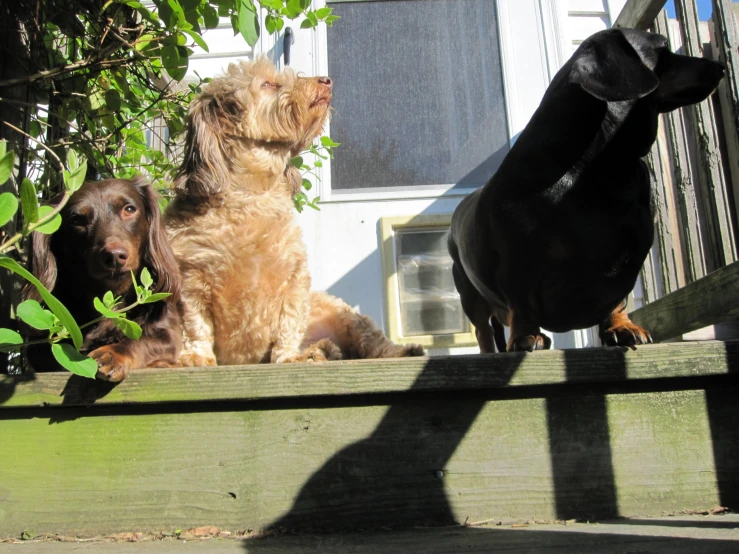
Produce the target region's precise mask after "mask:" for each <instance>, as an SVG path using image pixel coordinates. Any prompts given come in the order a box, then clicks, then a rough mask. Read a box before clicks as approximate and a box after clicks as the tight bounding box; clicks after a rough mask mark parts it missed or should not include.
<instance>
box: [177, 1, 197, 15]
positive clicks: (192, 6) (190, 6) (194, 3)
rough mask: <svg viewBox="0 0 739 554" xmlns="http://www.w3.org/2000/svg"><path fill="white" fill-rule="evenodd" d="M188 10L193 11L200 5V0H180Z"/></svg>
mask: <svg viewBox="0 0 739 554" xmlns="http://www.w3.org/2000/svg"><path fill="white" fill-rule="evenodd" d="M180 4H182V7H183V8H184V9H185V11H186V12H189V11H192V10H194V9H195V8H197V7H198V6H199V5H200V0H180Z"/></svg>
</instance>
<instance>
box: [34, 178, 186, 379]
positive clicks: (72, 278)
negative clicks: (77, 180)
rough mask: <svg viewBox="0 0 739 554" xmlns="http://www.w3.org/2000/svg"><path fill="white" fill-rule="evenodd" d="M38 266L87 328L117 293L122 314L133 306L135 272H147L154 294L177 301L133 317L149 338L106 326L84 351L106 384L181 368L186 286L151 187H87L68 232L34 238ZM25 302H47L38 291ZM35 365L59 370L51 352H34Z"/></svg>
mask: <svg viewBox="0 0 739 554" xmlns="http://www.w3.org/2000/svg"><path fill="white" fill-rule="evenodd" d="M31 266H32V272H33V274H34V275H36V277H37V278H38V279H39V280H40V281H41V282H42V283H43V284H44V285H45V286H46V287H47V288H48V289H50V290H51V291H52V292H53V294H54V295H55V296H56V297H57V298H58V299H59V300H61V301H62V303H64V305H65V306H66V307H67V308H68V309H69V310H70V312H71V313H72V315H73V316H74V318H75V320H76V321H77V323H78V324H80V325H82V324H84V323H86V322H88V321H92V320H94V319H96V318H97V317H99V315H100V314H99V313H98V312H97V311H96V310H95V309H94V307H93V299H94V298H95V297H99V298H102V297H103V295H104V294H105V293H106V292H107V291H109V290H110V291H112V292H113V294H114V295H115V296H120V297H121V305H122V306H128V305H130V304H132V303H133V302H134V301H135V300H136V292H135V290H134V288H133V281H132V279H131V272H133V273H134V274H136V275H139V274H140V272H141V270H142V269H143V268H147V269H148V270H149V272H150V274H151V276H152V278H153V279H154V285H153V288H154V291H155V292H168V293H171V296H169V297H168V298H167V299H165V300H163V301H159V302H154V303H151V304H142V305H140V306H137V307H136V308H134V309H133V310H131V311H129V312H127V316H128V319H130V320H132V321H134V322H136V323H138V324H139V325H140V326H141V328H142V331H143V333H142V335H141V338H140V339H139V340H137V341H136V340H131V339H128V338H126V337H125V335H124V334H123V332H122V331H121V330H119V329H118V327H116V325H115V324H114V322H113V321H111V320H108V319H106V320H103V321H101V322H99V323H97V324H95V325H92V326H89V327H84V328H83V329H82V332H83V336H84V342H83V348H82V351H83V352H86V353H88V354H89V356H91V357H92V358H94V359H95V360H96V361H97V363H98V377H99V378H101V379H105V380H108V381H113V382H117V381H121V380H123V379H125V378H126V377H127V376H128V374H129V372H130V371H131V369H134V368H139V367H170V366H174V365H175V364H176V360H177V356H178V355H179V350H180V347H181V343H182V329H181V326H180V320H179V315H178V310H177V303H178V302H179V294H180V278H179V273H178V269H177V264H176V262H175V259H174V255H173V254H172V250H171V248H170V246H169V243H168V242H167V237H166V235H165V233H164V231H163V228H162V225H161V216H160V210H159V203H158V195H157V194H156V192H155V191H154V190H153V189H152V187H151V186H150V185H149V184H147V183H146V182H145V181H143V180H138V179H137V180H133V181H130V180H127V179H107V180H103V181H94V182H87V183H85V184H84V185H82V187H81V188H80V189H79V190H78V191H77V192H75V193H74V194H73V195H72V197H71V198H70V200H69V202H68V203H67V205H66V206H65V207H64V208H63V210H62V225H61V228H60V229H59V230H58V231H57V232H56V233H54V234H53V235H44V234H41V233H34V234H33V238H32V253H31ZM24 296H25V297H26V298H34V299H36V300H40V299H39V297H38V293H37V292H36V290H35V288H33V287H30V286H29V287H27V288H26V290H25V291H24ZM28 358H29V362H30V364H31V365H32V366H33V367H34V369H35V370H37V371H48V370H56V369H59V366H58V365H57V364H56V363H55V361H54V360H53V358H52V357H51V355H50V350H49V348H48V345H42V346H40V347H30V348H29V351H28Z"/></svg>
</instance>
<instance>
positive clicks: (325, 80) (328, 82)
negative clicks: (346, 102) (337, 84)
mask: <svg viewBox="0 0 739 554" xmlns="http://www.w3.org/2000/svg"><path fill="white" fill-rule="evenodd" d="M318 82H319V83H321V84H322V85H325V86H327V87H328V88H331V87H332V86H333V85H334V82H333V81H332V80H331V79H330V78H329V77H319V78H318Z"/></svg>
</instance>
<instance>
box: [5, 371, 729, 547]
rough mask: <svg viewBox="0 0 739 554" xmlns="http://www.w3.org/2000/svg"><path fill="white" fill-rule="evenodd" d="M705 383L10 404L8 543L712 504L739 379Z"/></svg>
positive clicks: (634, 511) (725, 459) (645, 511)
mask: <svg viewBox="0 0 739 554" xmlns="http://www.w3.org/2000/svg"><path fill="white" fill-rule="evenodd" d="M714 379H715V378H714ZM702 387H707V390H708V393H706V392H705V391H704V390H681V391H667V392H658V391H653V392H648V391H647V392H644V391H642V392H639V393H634V394H605V395H603V394H602V393H599V392H598V390H593V389H582V388H581V389H573V390H571V391H570V392H569V393H566V394H565V395H564V396H560V397H552V396H547V397H536V398H514V399H510V400H489V399H486V398H485V397H481V396H480V395H476V394H471V393H469V394H456V395H434V396H418V397H409V398H404V399H402V400H398V401H396V402H395V403H394V404H392V405H391V406H389V407H388V406H385V405H374V404H372V405H365V406H357V407H322V408H318V407H312V406H306V407H297V408H288V409H279V410H248V409H244V408H245V407H244V406H241V407H239V406H235V405H230V406H229V407H227V408H225V409H221V410H218V409H217V407H216V408H215V409H214V411H210V410H205V409H200V410H192V411H190V410H187V409H185V410H179V411H177V410H175V411H164V412H161V413H150V414H132V413H130V412H129V410H128V409H127V408H126V407H119V409H118V410H112V411H110V410H109V411H100V410H98V409H94V408H91V409H81V408H64V409H61V410H57V409H54V410H52V409H40V410H15V411H12V410H6V411H3V412H2V414H1V415H0V417H1V418H2V424H1V425H0V444H2V445H3V448H2V449H0V538H1V537H7V536H19V535H20V533H21V532H22V531H24V530H27V531H30V532H32V533H33V534H36V533H46V532H51V533H63V534H67V535H70V534H81V535H97V534H101V533H114V532H122V531H154V532H155V531H169V532H171V531H172V530H174V529H178V528H180V529H186V528H188V527H194V526H200V525H216V526H218V527H220V528H225V529H232V530H236V529H254V530H258V529H264V528H276V529H288V530H292V529H306V528H313V529H322V528H330V529H347V528H349V529H351V528H354V529H356V528H364V529H373V528H378V527H383V526H392V527H407V526H419V525H430V524H434V525H451V524H454V523H462V522H464V521H482V520H487V519H495V518H497V519H511V518H514V519H515V518H522V519H536V520H554V519H565V517H562V516H563V515H564V514H568V515H571V516H572V517H578V518H581V519H583V520H585V519H589V520H590V521H592V520H593V518H599V517H603V516H604V514H605V515H609V516H614V515H615V516H619V515H624V516H628V515H632V516H636V515H640V516H650V515H660V514H662V513H663V512H667V513H671V512H676V511H680V510H685V509H694V510H700V509H708V508H711V507H713V506H715V505H717V504H719V502H720V500H721V498H720V495H721V494H723V493H724V491H722V490H721V489H720V487H719V485H717V482H720V481H718V479H717V474H718V472H719V469H720V471H721V475H722V476H729V477H731V475H736V474H737V472H739V456H736V455H735V454H736V453H737V452H739V437H738V434H739V412H737V410H736V398H737V394H739V387H737V386H736V384H734V385H731V384H728V383H727V381H726V380H721V381H720V382H718V383H716V386H715V387H712V386H711V385H710V384H706V383H703V385H702ZM709 393H710V395H712V396H711V402H710V403H709V402H708V400H707V398H708V397H707V394H709ZM708 404H710V406H709V405H708ZM709 410H710V414H709ZM714 421H717V422H719V425H718V427H716V426H715V425H714ZM717 452H718V453H720V455H719V456H716V454H715V453H717ZM722 505H725V504H722Z"/></svg>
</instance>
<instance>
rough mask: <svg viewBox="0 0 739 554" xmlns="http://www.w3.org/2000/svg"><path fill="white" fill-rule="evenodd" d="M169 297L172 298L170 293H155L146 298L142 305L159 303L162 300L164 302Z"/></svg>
mask: <svg viewBox="0 0 739 554" xmlns="http://www.w3.org/2000/svg"><path fill="white" fill-rule="evenodd" d="M168 296H172V294H171V293H169V292H155V293H154V294H152V295H151V296H149V297H147V298H144V299H143V300H142V301H141V303H142V304H151V303H152V302H159V301H160V300H164V299H165V298H167V297H168Z"/></svg>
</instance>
